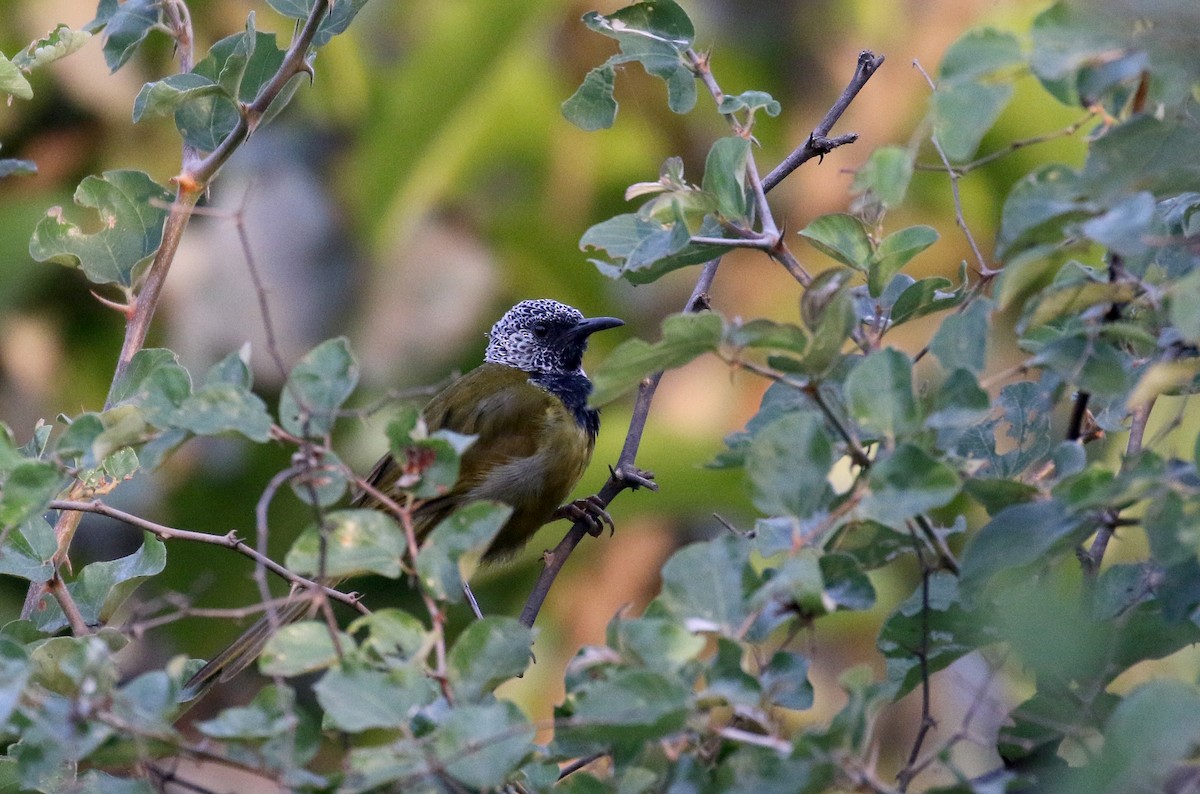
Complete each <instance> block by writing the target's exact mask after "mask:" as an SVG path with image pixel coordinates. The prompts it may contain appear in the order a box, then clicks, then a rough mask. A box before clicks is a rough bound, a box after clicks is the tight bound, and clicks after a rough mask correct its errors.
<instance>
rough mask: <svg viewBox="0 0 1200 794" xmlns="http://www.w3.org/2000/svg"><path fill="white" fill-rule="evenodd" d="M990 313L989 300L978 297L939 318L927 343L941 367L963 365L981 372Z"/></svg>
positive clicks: (948, 367) (947, 368)
mask: <svg viewBox="0 0 1200 794" xmlns="http://www.w3.org/2000/svg"><path fill="white" fill-rule="evenodd" d="M991 313H992V302H991V301H989V300H987V299H986V298H981V299H979V300H976V301H975V302H973V303H972V304H970V305H969V306H968V307H967V308H966V310H965V311H962V312H960V313H958V314H951V315H950V316H949V317H947V318H946V319H945V320H942V325H941V327H939V328H938V330H937V332H936V333H935V334H934V335H933V339H932V340H931V341H930V343H929V351H930V352H931V353H933V354H934V355H935V356H937V359H938V361H939V362H941V365H942V367H943V368H945V369H946V370H947V371H950V372H953V371H954V370H956V369H965V370H967V371H969V372H971V373H973V374H975V375H978V374H979V373H981V372H983V367H984V364H985V362H986V358H987V339H988V318H989V317H990V316H991Z"/></svg>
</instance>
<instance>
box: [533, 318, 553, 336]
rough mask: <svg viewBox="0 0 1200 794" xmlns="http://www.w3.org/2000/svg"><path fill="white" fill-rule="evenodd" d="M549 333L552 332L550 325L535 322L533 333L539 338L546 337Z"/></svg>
mask: <svg viewBox="0 0 1200 794" xmlns="http://www.w3.org/2000/svg"><path fill="white" fill-rule="evenodd" d="M548 333H550V326H548V325H546V324H545V323H542V322H537V323H534V324H533V335H534V336H536V337H537V338H538V339H545V338H546V334H548Z"/></svg>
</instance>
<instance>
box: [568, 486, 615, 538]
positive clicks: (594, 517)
mask: <svg viewBox="0 0 1200 794" xmlns="http://www.w3.org/2000/svg"><path fill="white" fill-rule="evenodd" d="M553 517H554V518H569V519H571V520H572V521H585V522H587V524H588V534H589V535H591V536H592V537H594V538H597V537H600V533H601V532H603V531H604V528H605V527H606V526H607V527H608V534H609V535H612V534H613V533H614V532H616V531H617V527H616V525H615V524H614V523H613V520H612V516H610V515H609V514H608V511H607V510H606V509H605V505H604V502H602V501H600V497H599V496H596V495H595V494H593V495H591V496H588V497H585V498H583V499H576V500H575V501H574V502H571V503H570V504H565V505H563V506H562V507H560V508H558V509H557V510H555V511H554V516H553Z"/></svg>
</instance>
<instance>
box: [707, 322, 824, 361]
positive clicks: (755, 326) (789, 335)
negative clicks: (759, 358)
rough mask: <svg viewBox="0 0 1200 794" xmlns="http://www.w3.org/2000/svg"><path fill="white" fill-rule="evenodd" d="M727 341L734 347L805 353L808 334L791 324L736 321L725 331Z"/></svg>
mask: <svg viewBox="0 0 1200 794" xmlns="http://www.w3.org/2000/svg"><path fill="white" fill-rule="evenodd" d="M725 341H726V342H727V343H728V344H730V345H733V346H734V347H765V348H772V349H774V350H786V351H788V352H791V353H803V352H804V349H805V347H807V346H808V334H806V333H804V329H802V328H800V327H798V326H795V325H791V324H790V323H777V322H773V321H771V320H766V319H763V318H755V319H753V320H750V321H748V322H739V321H738V320H736V319H735V320H734V321H733V322H732V323H731V324H730V326H729V328H727V329H726V331H725Z"/></svg>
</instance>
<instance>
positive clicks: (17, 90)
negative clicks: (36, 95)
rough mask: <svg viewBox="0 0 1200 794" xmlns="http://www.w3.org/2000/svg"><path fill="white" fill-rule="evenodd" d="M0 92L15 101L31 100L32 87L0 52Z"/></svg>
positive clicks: (15, 66) (14, 65)
mask: <svg viewBox="0 0 1200 794" xmlns="http://www.w3.org/2000/svg"><path fill="white" fill-rule="evenodd" d="M0 91H3V92H4V93H6V94H9V95H10V96H15V97H16V98H17V99H33V86H31V85H30V84H29V81H28V80H26V79H25V75H24V74H23V73H22V72H21V70H20V69H19V68H18V67H17V65H16V64H14V63H13V62H12V61H10V60H8V58H6V57H4V53H2V52H0Z"/></svg>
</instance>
